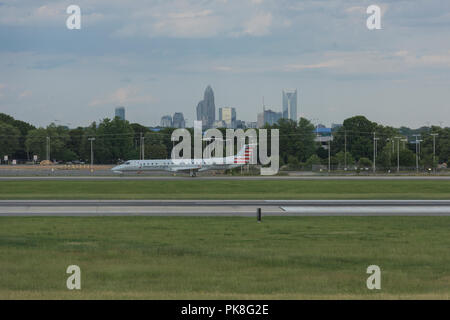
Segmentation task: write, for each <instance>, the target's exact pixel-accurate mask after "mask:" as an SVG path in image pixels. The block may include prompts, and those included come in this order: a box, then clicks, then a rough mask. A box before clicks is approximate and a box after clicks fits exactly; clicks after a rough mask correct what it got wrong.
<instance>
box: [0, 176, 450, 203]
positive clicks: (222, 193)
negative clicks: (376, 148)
mask: <svg viewBox="0 0 450 320" xmlns="http://www.w3.org/2000/svg"><path fill="white" fill-rule="evenodd" d="M0 199H217V200H220V199H234V200H236V199H450V181H432V180H427V181H424V180H408V181H405V180H357V181H349V180H319V181H318V180H256V181H254V180H252V181H240V180H229V181H227V180H195V179H193V180H190V181H166V180H164V181H163V180H159V181H158V180H144V181H142V180H140V181H136V180H134V181H133V180H122V181H117V180H113V181H99V180H97V181H73V180H68V181H2V183H1V184H0Z"/></svg>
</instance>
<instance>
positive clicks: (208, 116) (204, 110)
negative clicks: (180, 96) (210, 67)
mask: <svg viewBox="0 0 450 320" xmlns="http://www.w3.org/2000/svg"><path fill="white" fill-rule="evenodd" d="M197 120H198V121H201V122H202V127H203V129H208V128H212V126H213V123H214V121H215V120H216V106H215V104H214V92H213V90H212V88H211V86H208V87H207V88H206V90H205V94H204V96H203V100H202V101H200V102H199V103H198V105H197Z"/></svg>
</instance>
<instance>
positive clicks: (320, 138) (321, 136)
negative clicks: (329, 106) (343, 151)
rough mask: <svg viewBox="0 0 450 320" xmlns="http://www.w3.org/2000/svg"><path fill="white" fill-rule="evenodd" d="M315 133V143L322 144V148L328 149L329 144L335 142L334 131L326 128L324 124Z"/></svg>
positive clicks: (317, 127) (319, 125)
mask: <svg viewBox="0 0 450 320" xmlns="http://www.w3.org/2000/svg"><path fill="white" fill-rule="evenodd" d="M314 131H315V133H316V137H315V138H314V141H316V142H318V143H320V145H321V146H322V148H324V149H328V143H330V142H331V141H333V135H332V129H331V128H327V127H325V126H324V125H323V124H318V125H317V126H316V129H315V130H314Z"/></svg>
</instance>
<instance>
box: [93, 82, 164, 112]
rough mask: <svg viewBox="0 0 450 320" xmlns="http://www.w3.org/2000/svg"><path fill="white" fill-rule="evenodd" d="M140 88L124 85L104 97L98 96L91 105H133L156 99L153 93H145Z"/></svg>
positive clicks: (151, 101)
mask: <svg viewBox="0 0 450 320" xmlns="http://www.w3.org/2000/svg"><path fill="white" fill-rule="evenodd" d="M139 91H140V90H139V89H138V88H136V87H133V86H128V87H122V88H118V89H117V90H115V91H114V92H113V93H111V94H108V95H106V96H103V97H97V98H94V99H93V100H91V102H89V106H91V107H95V106H101V105H118V104H120V105H131V104H143V103H153V102H155V101H156V99H155V98H154V97H153V96H151V95H145V94H144V95H143V94H140V93H139Z"/></svg>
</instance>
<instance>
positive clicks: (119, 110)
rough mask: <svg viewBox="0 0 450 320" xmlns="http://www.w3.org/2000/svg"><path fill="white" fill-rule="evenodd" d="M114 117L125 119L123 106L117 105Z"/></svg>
mask: <svg viewBox="0 0 450 320" xmlns="http://www.w3.org/2000/svg"><path fill="white" fill-rule="evenodd" d="M115 117H119V118H120V120H125V107H117V108H116V110H115Z"/></svg>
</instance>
